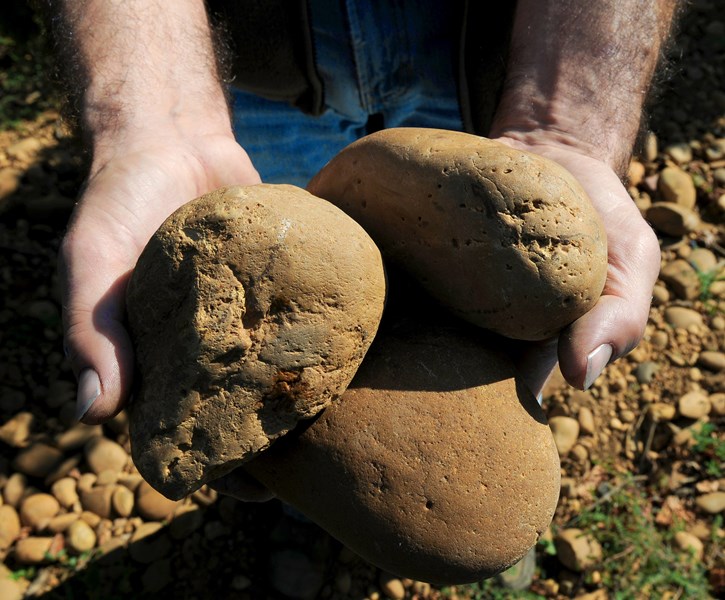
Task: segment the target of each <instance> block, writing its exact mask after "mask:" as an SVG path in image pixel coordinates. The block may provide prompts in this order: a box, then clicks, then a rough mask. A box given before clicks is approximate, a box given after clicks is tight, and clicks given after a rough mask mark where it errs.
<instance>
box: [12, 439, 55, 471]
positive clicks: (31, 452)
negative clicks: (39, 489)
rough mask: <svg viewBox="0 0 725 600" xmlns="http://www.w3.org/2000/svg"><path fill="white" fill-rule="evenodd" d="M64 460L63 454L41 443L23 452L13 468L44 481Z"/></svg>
mask: <svg viewBox="0 0 725 600" xmlns="http://www.w3.org/2000/svg"><path fill="white" fill-rule="evenodd" d="M62 460H63V453H62V452H61V451H60V450H58V448H54V447H53V446H49V445H48V444H43V443H41V442H38V443H35V444H33V445H32V446H30V447H28V448H26V449H25V450H22V451H21V452H20V453H19V454H18V455H17V456H16V457H15V460H14V461H13V468H14V469H15V470H17V471H20V472H21V473H24V474H25V475H28V476H30V477H38V478H39V479H42V478H44V477H47V476H48V474H49V473H50V472H51V471H52V470H53V469H54V468H55V467H56V466H58V464H59V463H60V462H61V461H62Z"/></svg>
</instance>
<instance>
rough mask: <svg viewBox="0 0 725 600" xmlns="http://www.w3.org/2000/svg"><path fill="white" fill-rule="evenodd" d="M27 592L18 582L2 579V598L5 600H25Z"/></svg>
mask: <svg viewBox="0 0 725 600" xmlns="http://www.w3.org/2000/svg"><path fill="white" fill-rule="evenodd" d="M24 596H25V592H24V591H23V588H22V587H20V584H19V583H18V582H17V581H14V580H12V579H0V598H2V599H3V600H23V597H24Z"/></svg>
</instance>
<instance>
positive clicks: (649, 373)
mask: <svg viewBox="0 0 725 600" xmlns="http://www.w3.org/2000/svg"><path fill="white" fill-rule="evenodd" d="M665 336H666V334H665ZM659 369H660V365H659V364H658V363H656V362H654V361H651V360H648V361H645V362H643V363H640V364H638V365H637V368H636V369H635V370H634V376H635V377H636V378H637V381H638V382H639V383H651V382H652V379H653V378H654V376H655V373H657V371H659Z"/></svg>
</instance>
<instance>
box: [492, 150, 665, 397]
mask: <svg viewBox="0 0 725 600" xmlns="http://www.w3.org/2000/svg"><path fill="white" fill-rule="evenodd" d="M495 139H496V141H498V142H502V143H504V144H507V145H509V146H512V147H514V148H518V149H521V150H525V151H527V152H533V153H535V154H539V155H541V156H544V157H546V158H549V159H551V160H554V161H556V162H557V163H559V164H560V165H562V166H563V167H565V168H566V169H567V170H568V171H569V172H570V173H571V174H572V175H574V177H575V178H576V179H577V180H578V181H579V183H580V184H581V186H582V187H583V188H584V190H585V191H586V193H587V194H588V196H589V198H590V199H591V201H592V204H593V205H594V208H595V209H596V210H597V212H598V213H599V216H600V217H601V219H602V221H603V223H604V229H605V231H606V233H607V244H608V254H609V268H608V273H607V281H606V284H605V286H604V291H603V292H602V296H601V297H600V298H599V301H598V302H597V304H596V305H595V306H594V308H592V310H590V311H589V312H588V313H586V314H585V315H584V316H582V317H580V318H579V319H577V320H576V321H575V322H574V323H572V324H571V325H569V326H568V327H566V328H565V329H564V330H562V331H561V332H560V334H559V336H558V338H557V339H552V340H548V341H545V342H537V343H532V344H525V345H523V346H522V348H521V352H520V353H519V354H518V360H517V363H518V368H519V371H520V373H521V375H522V377H523V378H524V380H525V381H526V382H527V384H528V385H529V387H530V388H531V390H532V391H533V393H534V394H538V393H539V392H540V391H541V389H542V388H543V386H544V383H545V382H546V379H547V377H548V376H549V374H550V372H551V370H552V369H553V367H554V366H555V365H556V360H557V356H558V360H559V363H560V367H561V372H562V374H563V375H564V377H565V378H566V380H567V381H568V382H569V383H570V384H571V385H573V386H574V387H577V388H579V389H587V388H589V387H590V386H591V385H592V383H593V382H594V380H595V379H596V378H597V377H598V376H599V374H600V373H601V372H602V370H603V369H604V367H605V366H606V365H607V364H609V363H611V362H612V361H614V360H615V359H617V358H619V357H620V356H624V355H625V354H627V353H628V352H630V351H631V350H632V349H633V348H634V347H635V346H636V345H637V344H638V343H639V341H640V339H641V338H642V335H643V333H644V328H645V325H646V324H647V318H648V316H649V307H650V302H651V300H652V288H653V287H654V284H655V281H656V279H657V275H658V273H659V269H660V251H659V244H658V242H657V236H656V235H655V234H654V232H653V231H652V228H651V227H650V226H649V225H648V224H647V223H646V222H645V220H644V219H643V218H642V216H641V214H640V212H639V210H638V209H637V207H636V206H635V204H634V202H633V201H632V199H631V198H630V196H629V194H628V193H627V191H626V190H625V188H624V186H623V185H622V182H621V181H620V180H619V178H618V177H617V175H616V174H615V173H614V171H613V170H612V169H611V168H610V167H609V166H608V165H607V164H606V163H604V162H602V161H600V160H597V159H595V158H591V157H590V156H587V155H585V154H583V153H582V152H581V151H579V150H577V149H576V148H574V147H571V146H566V145H564V144H558V143H552V142H544V143H536V144H526V143H523V142H521V141H519V140H515V139H512V138H509V137H499V138H495Z"/></svg>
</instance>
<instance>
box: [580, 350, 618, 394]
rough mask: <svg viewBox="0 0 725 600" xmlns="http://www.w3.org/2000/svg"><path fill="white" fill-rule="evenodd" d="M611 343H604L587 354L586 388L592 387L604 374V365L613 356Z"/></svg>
mask: <svg viewBox="0 0 725 600" xmlns="http://www.w3.org/2000/svg"><path fill="white" fill-rule="evenodd" d="M613 351H614V348H612V346H611V344H602V345H601V346H599V348H597V349H596V350H593V351H592V352H590V353H589V355H588V356H587V373H586V376H585V377H584V389H585V390H588V389H589V388H590V387H592V384H593V383H594V380H595V379H596V378H597V377H599V376H600V375H601V374H602V371H603V370H604V367H606V366H607V364H609V359H610V358H612V352H613Z"/></svg>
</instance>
